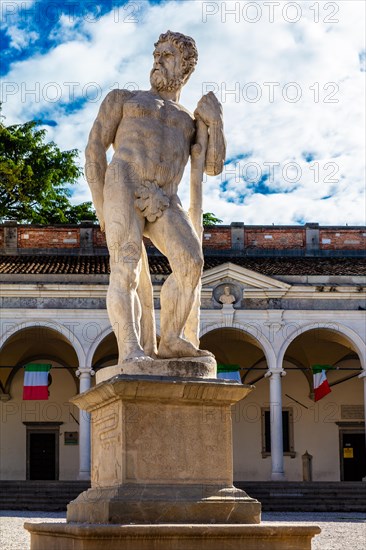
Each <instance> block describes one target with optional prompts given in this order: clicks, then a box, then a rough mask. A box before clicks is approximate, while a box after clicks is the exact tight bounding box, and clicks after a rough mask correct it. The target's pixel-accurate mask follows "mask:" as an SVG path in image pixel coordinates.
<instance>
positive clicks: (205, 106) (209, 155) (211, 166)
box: [194, 92, 226, 176]
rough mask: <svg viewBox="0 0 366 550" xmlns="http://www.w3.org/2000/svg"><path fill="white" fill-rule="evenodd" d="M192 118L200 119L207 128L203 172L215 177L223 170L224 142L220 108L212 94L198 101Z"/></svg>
mask: <svg viewBox="0 0 366 550" xmlns="http://www.w3.org/2000/svg"><path fill="white" fill-rule="evenodd" d="M194 117H195V118H196V119H198V118H200V119H201V120H202V121H203V122H204V123H205V124H206V126H207V127H208V144H207V152H206V163H205V172H206V174H208V175H209V176H217V175H218V174H221V172H222V170H223V168H224V162H225V155H226V140H225V136H224V123H223V116H222V106H221V103H220V102H219V101H218V99H217V98H216V96H215V94H214V93H213V92H209V93H208V94H206V95H204V96H203V97H202V98H201V99H200V100H199V102H198V105H197V108H196V110H195V112H194Z"/></svg>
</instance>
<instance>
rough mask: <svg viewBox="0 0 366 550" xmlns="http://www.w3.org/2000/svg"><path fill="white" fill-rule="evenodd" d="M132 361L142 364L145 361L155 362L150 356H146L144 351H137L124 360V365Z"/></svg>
mask: <svg viewBox="0 0 366 550" xmlns="http://www.w3.org/2000/svg"><path fill="white" fill-rule="evenodd" d="M130 361H134V362H136V363H141V362H143V361H146V362H147V361H153V358H152V357H150V356H149V355H146V354H145V353H144V351H143V350H140V349H135V350H133V351H131V353H129V354H128V355H127V356H126V357H125V358H124V359H123V361H122V363H127V362H130Z"/></svg>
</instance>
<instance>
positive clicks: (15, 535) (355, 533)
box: [0, 510, 366, 550]
mask: <svg viewBox="0 0 366 550" xmlns="http://www.w3.org/2000/svg"><path fill="white" fill-rule="evenodd" d="M25 521H34V522H45V521H49V522H62V521H65V514H64V513H62V512H60V513H57V512H50V513H47V512H26V511H24V512H18V511H14V510H13V511H12V510H9V511H7V510H4V511H0V548H1V550H29V535H28V532H27V531H25V529H23V523H24V522H25ZM263 523H264V524H267V525H271V524H273V523H277V524H278V523H298V524H303V525H306V524H313V525H314V524H316V525H319V527H321V529H322V533H321V534H320V535H318V536H317V537H315V538H314V539H313V546H312V550H365V548H366V513H365V514H360V513H329V514H325V513H320V514H315V513H314V514H312V513H298V512H293V513H290V512H267V513H264V514H263ZM65 550H67V548H65Z"/></svg>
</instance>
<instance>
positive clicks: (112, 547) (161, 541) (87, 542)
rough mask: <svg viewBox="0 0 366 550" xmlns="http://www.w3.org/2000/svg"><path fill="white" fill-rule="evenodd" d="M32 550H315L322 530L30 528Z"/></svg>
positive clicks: (32, 525)
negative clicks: (312, 542) (316, 541)
mask: <svg viewBox="0 0 366 550" xmlns="http://www.w3.org/2000/svg"><path fill="white" fill-rule="evenodd" d="M25 528H26V529H27V530H28V531H29V532H30V533H31V550H66V549H71V548H72V550H100V549H101V548H108V550H122V549H123V550H152V549H154V550H233V549H234V548H235V550H311V539H312V537H313V536H314V535H317V534H319V533H320V528H319V527H316V526H298V527H296V526H292V525H291V526H289V525H278V526H274V525H271V526H263V525H222V524H215V525H187V524H185V525H182V524H181V525H174V524H160V525H96V524H89V525H85V524H75V523H68V524H65V523H38V524H36V523H26V524H25Z"/></svg>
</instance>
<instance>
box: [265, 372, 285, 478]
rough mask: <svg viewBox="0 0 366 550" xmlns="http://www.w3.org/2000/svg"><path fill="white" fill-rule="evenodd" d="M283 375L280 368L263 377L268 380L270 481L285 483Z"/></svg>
mask: <svg viewBox="0 0 366 550" xmlns="http://www.w3.org/2000/svg"><path fill="white" fill-rule="evenodd" d="M285 375H286V373H285V371H284V370H283V369H281V368H273V369H270V370H269V371H268V372H267V373H266V375H265V376H266V378H269V395H270V397H269V401H270V418H271V422H270V424H271V460H272V472H271V480H272V481H285V471H284V464H283V435H282V384H281V377H282V376H285Z"/></svg>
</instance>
